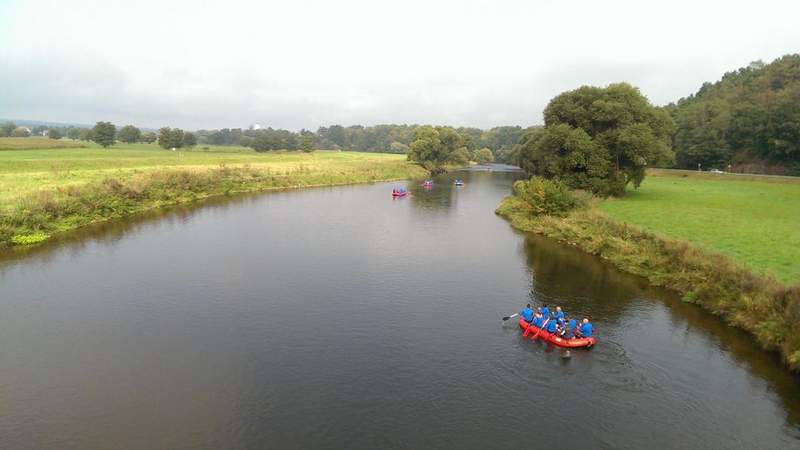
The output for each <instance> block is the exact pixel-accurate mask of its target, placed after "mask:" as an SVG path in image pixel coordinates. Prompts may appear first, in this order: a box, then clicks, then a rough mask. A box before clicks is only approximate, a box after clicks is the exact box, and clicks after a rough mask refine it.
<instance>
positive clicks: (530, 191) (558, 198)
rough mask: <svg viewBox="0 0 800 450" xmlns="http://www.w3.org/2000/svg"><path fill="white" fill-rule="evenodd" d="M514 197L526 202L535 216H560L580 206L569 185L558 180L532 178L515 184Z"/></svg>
mask: <svg viewBox="0 0 800 450" xmlns="http://www.w3.org/2000/svg"><path fill="white" fill-rule="evenodd" d="M514 195H516V196H517V197H519V198H520V199H522V200H524V201H525V202H526V203H527V204H528V205H530V206H531V209H532V211H533V213H534V214H546V215H555V216H560V215H564V214H566V213H567V212H568V211H570V210H572V209H574V208H575V207H577V206H579V201H578V199H577V198H576V196H574V195H573V194H572V192H570V190H569V188H568V187H567V185H565V184H564V183H562V182H561V181H558V180H548V179H546V178H542V177H532V178H531V179H530V180H528V181H525V180H520V181H517V182H516V183H514Z"/></svg>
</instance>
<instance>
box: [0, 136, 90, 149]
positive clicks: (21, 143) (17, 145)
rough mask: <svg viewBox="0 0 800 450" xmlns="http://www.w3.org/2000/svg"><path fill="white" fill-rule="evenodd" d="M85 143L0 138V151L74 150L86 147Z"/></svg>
mask: <svg viewBox="0 0 800 450" xmlns="http://www.w3.org/2000/svg"><path fill="white" fill-rule="evenodd" d="M86 146H87V143H86V142H80V141H72V140H68V139H50V138H46V137H26V138H12V137H0V150H26V149H34V148H38V149H42V148H76V147H86Z"/></svg>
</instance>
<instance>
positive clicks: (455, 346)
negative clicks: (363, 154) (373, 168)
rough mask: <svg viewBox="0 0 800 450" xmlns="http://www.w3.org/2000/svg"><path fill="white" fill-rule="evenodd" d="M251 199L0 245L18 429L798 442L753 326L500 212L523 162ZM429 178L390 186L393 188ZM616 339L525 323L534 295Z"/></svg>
mask: <svg viewBox="0 0 800 450" xmlns="http://www.w3.org/2000/svg"><path fill="white" fill-rule="evenodd" d="M453 176H454V175H450V177H449V178H447V177H445V178H440V179H437V183H436V185H435V186H434V188H433V189H431V190H424V189H423V188H421V187H419V186H416V185H414V184H412V183H381V184H374V185H361V186H348V187H335V188H320V189H308V190H297V191H286V192H278V193H269V194H262V195H255V196H244V197H238V198H233V199H225V200H218V201H212V202H209V203H206V204H205V205H202V206H195V207H188V208H175V209H172V210H169V211H162V212H158V213H153V214H150V215H144V216H140V217H137V218H134V219H131V220H126V221H118V222H114V223H110V224H106V225H102V226H98V227H94V228H93V229H87V230H85V231H83V232H81V233H78V234H75V235H73V236H71V237H70V238H67V239H64V240H62V241H61V242H56V243H53V244H50V245H48V246H46V247H41V248H37V249H34V250H32V251H28V252H27V253H26V254H7V255H6V256H5V259H4V260H3V261H0V448H3V449H27V448H36V449H40V448H41V449H56V448H58V449H73V448H74V449H108V448H115V449H123V448H164V449H167V448H168V449H182V448H187V449H188V448H208V449H222V448H332V449H344V448H347V449H354V448H454V447H460V448H509V447H512V446H521V447H529V448H553V447H566V448H569V447H574V446H578V447H579V448H584V449H589V448H631V449H634V448H659V449H660V448H704V449H716V448H720V449H722V448H724V449H733V448H747V449H754V448H759V449H771V448H775V449H778V448H800V380H798V378H797V377H795V376H793V375H790V374H789V373H788V372H787V371H785V370H784V369H783V368H782V366H781V365H780V363H779V362H778V361H777V359H776V358H775V357H774V356H773V355H767V354H764V353H762V352H761V351H759V350H758V349H757V348H756V346H755V345H753V344H752V343H751V341H750V339H749V338H748V336H747V335H745V334H743V333H741V332H739V331H737V330H733V329H730V328H728V327H726V326H725V325H724V324H723V322H722V321H720V320H719V319H717V318H715V317H713V316H710V315H709V314H707V313H705V312H704V311H702V310H700V309H699V308H697V307H695V306H692V305H688V304H684V303H681V302H680V301H679V300H678V299H677V298H676V297H675V296H674V295H672V294H670V293H669V292H665V291H663V290H657V289H652V288H648V287H647V285H646V284H645V283H643V282H642V280H640V279H638V278H635V277H631V276H627V275H625V274H621V273H619V272H617V271H616V270H614V269H613V268H612V267H610V266H609V265H608V264H606V263H605V262H603V261H601V260H599V259H597V258H595V257H591V256H588V255H585V254H583V253H581V252H579V251H577V250H575V249H573V248H570V247H568V246H563V245H559V244H556V243H553V242H551V241H548V240H546V239H543V238H540V237H535V236H526V235H524V234H521V233H518V232H515V231H514V230H512V229H511V227H510V226H509V225H508V223H507V222H505V221H504V220H502V219H500V218H499V217H497V216H495V215H494V213H493V210H494V208H495V206H496V205H497V204H498V202H499V201H500V199H501V198H502V197H503V196H504V195H506V194H507V193H508V192H509V188H510V185H511V182H512V181H513V179H514V178H515V177H518V174H517V173H514V172H504V171H501V170H494V171H492V172H488V171H481V170H480V168H479V169H478V170H473V171H469V172H461V173H459V174H457V176H459V177H461V178H464V179H465V181H466V186H463V187H455V186H453V185H452V184H451V183H450V180H451V179H452V177H453ZM400 185H407V186H408V187H409V189H410V190H411V191H412V195H411V196H409V197H407V198H401V199H395V200H393V199H391V198H390V196H389V192H390V190H391V188H392V187H393V186H400ZM528 301H530V302H533V303H535V304H541V303H548V304H551V305H553V304H560V305H562V306H563V307H564V309H565V310H566V311H567V312H568V313H572V314H574V315H576V316H578V315H579V316H584V315H586V316H589V317H590V318H591V319H592V321H593V323H594V324H595V327H596V329H597V337H598V345H597V346H596V347H595V348H594V349H592V350H589V351H573V352H572V357H571V358H565V357H564V356H565V355H564V354H563V353H562V352H561V351H560V350H559V349H556V348H552V347H548V346H547V345H545V344H543V343H541V342H538V341H536V342H534V341H531V340H530V339H528V338H523V337H522V336H521V334H522V333H521V332H520V330H519V329H518V328H517V326H516V324H515V323H514V322H513V321H509V322H502V321H501V320H500V318H501V317H502V316H505V315H508V314H511V313H513V312H515V311H517V310H519V309H520V307H521V306H522V304H524V303H525V302H528Z"/></svg>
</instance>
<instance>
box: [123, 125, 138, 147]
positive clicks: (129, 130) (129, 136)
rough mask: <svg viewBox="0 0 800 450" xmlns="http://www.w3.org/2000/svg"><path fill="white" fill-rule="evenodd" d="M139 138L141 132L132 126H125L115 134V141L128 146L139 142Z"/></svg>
mask: <svg viewBox="0 0 800 450" xmlns="http://www.w3.org/2000/svg"><path fill="white" fill-rule="evenodd" d="M141 138H142V131H141V130H139V129H138V128H136V127H135V126H133V125H125V126H124V127H122V129H120V130H119V134H117V139H119V140H120V141H121V142H126V143H128V144H132V143H134V142H139V140H140V139H141Z"/></svg>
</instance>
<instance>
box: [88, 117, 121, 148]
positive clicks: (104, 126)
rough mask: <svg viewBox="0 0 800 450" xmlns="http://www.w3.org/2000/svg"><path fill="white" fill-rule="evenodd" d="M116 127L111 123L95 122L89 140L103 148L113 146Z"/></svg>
mask: <svg viewBox="0 0 800 450" xmlns="http://www.w3.org/2000/svg"><path fill="white" fill-rule="evenodd" d="M116 131H117V127H115V126H114V124H113V123H111V122H97V123H96V124H95V126H94V128H92V133H91V139H92V140H93V141H94V142H96V143H98V144H100V145H101V146H102V147H103V148H108V147H109V146H111V145H114V137H115V136H116Z"/></svg>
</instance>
